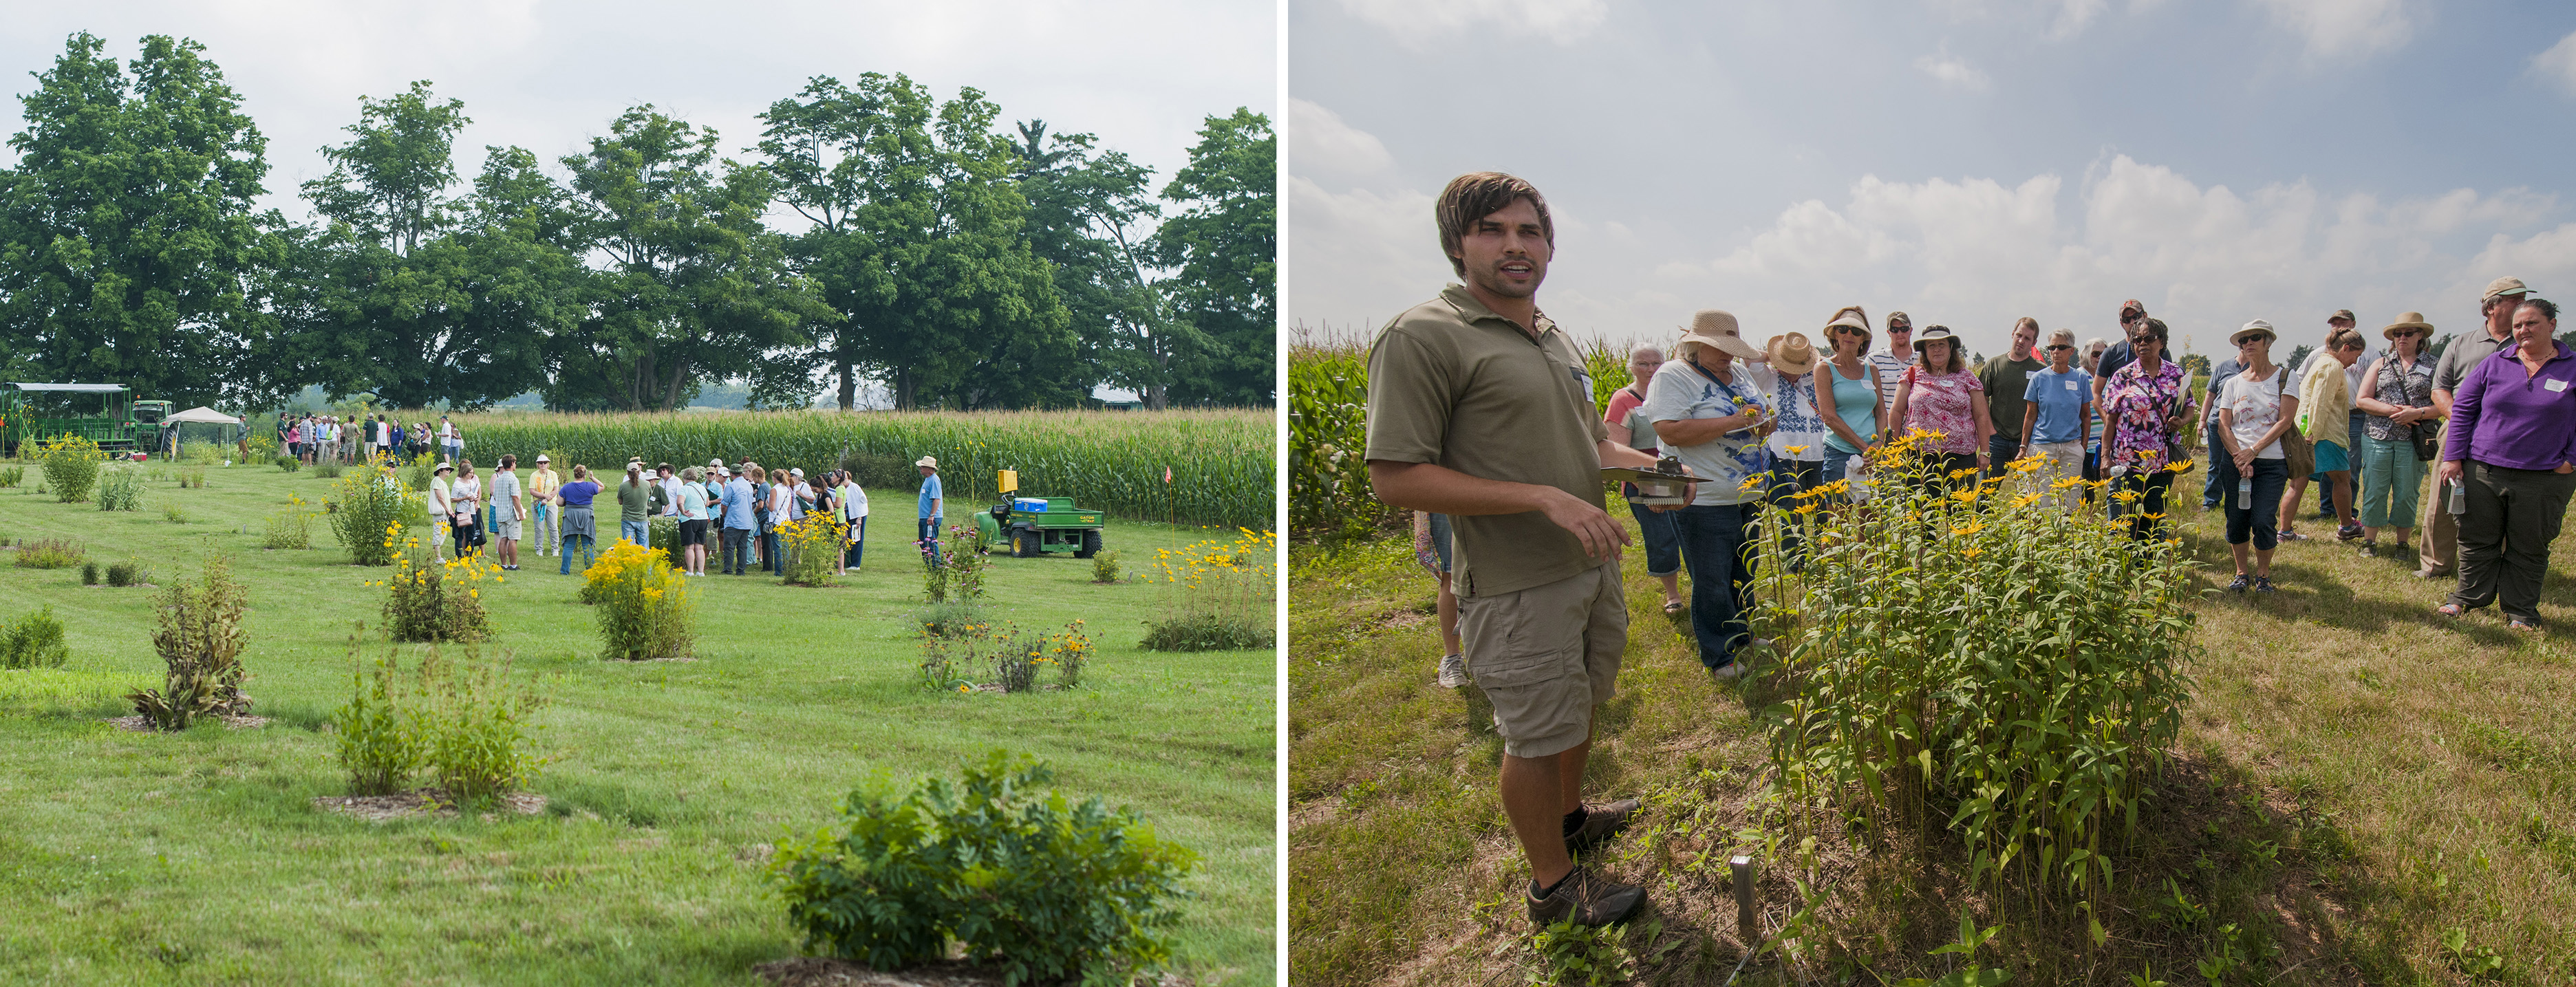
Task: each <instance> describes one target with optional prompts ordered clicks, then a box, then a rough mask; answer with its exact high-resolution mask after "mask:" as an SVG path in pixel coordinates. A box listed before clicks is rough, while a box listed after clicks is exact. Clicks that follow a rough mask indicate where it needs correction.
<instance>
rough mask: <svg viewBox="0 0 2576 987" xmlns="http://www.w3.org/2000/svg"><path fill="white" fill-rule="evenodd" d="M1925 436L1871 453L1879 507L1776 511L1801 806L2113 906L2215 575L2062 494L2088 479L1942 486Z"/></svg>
mask: <svg viewBox="0 0 2576 987" xmlns="http://www.w3.org/2000/svg"><path fill="white" fill-rule="evenodd" d="M1924 439H1925V435H1924V433H1920V432H1917V433H1914V434H1912V435H1909V436H1907V437H1905V438H1901V439H1899V440H1897V441H1896V442H1894V443H1892V444H1891V445H1890V447H1889V448H1888V449H1886V450H1883V451H1882V452H1879V453H1873V454H1872V465H1871V468H1870V473H1871V474H1872V475H1873V476H1874V477H1875V481H1874V484H1873V485H1874V487H1875V489H1876V495H1875V496H1874V497H1873V498H1872V499H1871V501H1870V504H1869V506H1868V508H1867V509H1853V508H1849V507H1845V506H1840V505H1839V504H1838V503H1837V501H1836V498H1838V497H1839V496H1841V494H1842V492H1843V488H1842V487H1840V486H1838V485H1837V484H1826V485H1824V486H1822V487H1818V488H1816V489H1814V490H1812V491H1808V492H1804V493H1800V494H1797V495H1795V496H1791V497H1784V498H1781V499H1779V500H1776V501H1774V502H1773V503H1772V504H1771V505H1769V506H1766V507H1765V508H1763V511H1762V515H1763V519H1762V522H1761V530H1762V538H1761V541H1760V542H1759V543H1758V544H1757V550H1758V552H1759V559H1758V561H1757V562H1756V563H1755V567H1754V568H1755V572H1756V581H1755V584H1754V587H1755V588H1754V593H1753V595H1754V596H1755V597H1756V598H1757V599H1758V600H1760V601H1761V604H1760V605H1759V606H1758V607H1757V608H1755V610H1754V611H1753V613H1752V615H1751V620H1752V622H1753V624H1754V633H1755V634H1756V635H1757V636H1761V637H1769V638H1774V639H1776V640H1777V641H1778V647H1779V648H1780V650H1781V653H1782V654H1783V655H1784V656H1785V660H1784V663H1783V671H1784V673H1785V674H1784V675H1783V676H1782V678H1783V679H1784V681H1783V683H1782V685H1781V688H1784V689H1786V690H1787V693H1788V695H1787V697H1786V699H1785V700H1784V701H1783V702H1782V703H1781V704H1780V705H1778V706H1776V707H1774V708H1773V709H1772V710H1771V712H1770V714H1769V715H1768V716H1767V717H1766V729H1767V731H1768V733H1769V735H1770V737H1769V739H1770V748H1771V754H1770V756H1771V759H1772V762H1773V764H1774V765H1775V767H1776V768H1777V770H1778V772H1779V777H1780V778H1781V779H1783V784H1784V785H1785V786H1786V794H1787V804H1790V805H1794V806H1807V807H1813V810H1814V811H1817V812H1821V813H1823V814H1825V816H1826V817H1828V818H1830V819H1832V820H1835V822H1834V823H1832V825H1835V826H1839V825H1840V824H1841V823H1840V821H1841V820H1844V819H1846V818H1852V819H1857V820H1858V821H1859V823H1860V825H1862V826H1863V827H1864V828H1865V829H1866V831H1868V832H1869V833H1871V834H1876V833H1877V832H1879V831H1880V830H1882V829H1883V828H1885V827H1887V826H1890V825H1901V826H1904V827H1907V828H1909V829H1911V828H1917V827H1919V828H1921V829H1922V830H1923V831H1925V832H1926V833H1929V832H1931V831H1933V830H1935V829H1946V830H1947V831H1948V832H1949V833H1950V834H1951V836H1953V837H1954V838H1956V839H1957V840H1958V841H1959V842H1960V843H1961V844H1963V846H1962V847H1961V849H1962V851H1963V852H1964V854H1965V855H1966V857H1967V859H1968V862H1969V863H1968V871H1967V880H1968V882H1969V883H1970V884H1972V885H1977V886H1981V888H1982V889H1983V890H1986V891H1987V892H1988V893H1992V894H1997V895H2004V894H2006V893H2007V892H2009V893H2010V894H2011V895H2013V896H2026V897H2027V898H2028V899H2030V900H2044V899H2049V898H2061V896H2062V898H2061V900H2072V901H2075V902H2079V903H2090V907H2092V908H2093V909H2094V910H2095V911H2099V910H2100V909H2101V908H2102V907H2103V903H2101V902H2098V901H2095V898H2096V896H2097V895H2099V894H2100V893H2102V892H2103V891H2104V890H2105V889H2106V885H2107V884H2108V883H2109V878H2110V874H2111V871H2112V864H2113V859H2114V857H2115V856H2116V855H2117V853H2118V851H2119V850H2120V849H2121V848H2122V847H2124V846H2125V845H2127V842H2128V841H2129V840H2130V839H2131V838H2133V837H2134V836H2136V835H2137V834H2136V833H2135V831H2134V826H2135V820H2137V819H2138V818H2139V816H2140V814H2141V813H2140V807H2141V804H2142V801H2143V800H2144V799H2145V798H2146V797H2147V795H2148V793H2149V792H2150V791H2151V790H2152V787H2151V783H2152V781H2153V780H2154V778H2155V777H2156V775H2157V774H2158V773H2159V772H2160V771H2161V769H2162V766H2163V764H2164V758H2165V756H2166V752H2167V751H2168V750H2170V749H2171V746H2172V742H2173V740H2174V737H2175V735H2176V733H2177V732H2178V731H2179V729H2180V727H2181V725H2182V719H2183V714H2182V705H2183V703H2184V702H2185V701H2186V699H2187V697H2188V695H2189V688H2190V682H2189V680H2188V679H2187V678H2185V677H2184V675H2183V673H2182V668H2183V666H2184V665H2186V664H2187V663H2188V662H2189V661H2190V660H2191V657H2192V655H2193V654H2194V653H2195V648H2194V646H2193V645H2191V644H2190V637H2191V630H2192V624H2193V616H2192V612H2191V610H2190V608H2189V604H2190V602H2191V600H2192V599H2194V598H2195V595H2196V594H2195V593H2194V591H2193V582H2194V578H2193V573H2192V570H2193V568H2194V565H2193V563H2192V562H2191V560H2190V558H2189V557H2188V555H2187V554H2186V553H2184V552H2181V551H2179V550H2178V547H2179V544H2180V543H2179V541H2178V540H2150V541H2144V542H2135V541H2132V540H2131V538H2130V535H2129V532H2128V526H2127V521H2126V519H2119V520H2113V519H2109V518H2106V517H2104V516H2103V513H2102V510H2101V508H2100V507H2098V506H2088V507H2084V508H2082V509H2080V510H2078V511H2076V512H2074V513H2072V514H2070V513H2068V512H2066V511H2064V510H2062V509H2061V507H2060V503H2061V502H2060V501H2059V500H2058V498H2056V497H2054V496H2050V494H2051V492H2052V491H2056V490H2064V489H2071V488H2073V487H2075V486H2079V485H2083V484H2084V483H2085V482H2086V481H2083V480H2080V479H2074V478H2068V479H2063V480H2059V481H2056V483H2055V485H2054V486H2046V484H2047V481H2045V480H2041V479H2038V478H2037V477H2036V476H2034V475H2031V474H2030V473H2029V467H2031V466H2037V465H2038V461H2037V460H2023V461H2022V462H2021V463H2016V464H2014V467H2013V469H2012V470H2011V471H2009V472H2007V474H2006V475H2004V476H2001V477H1996V478H1992V479H1987V480H1984V481H1977V480H1974V479H1969V478H1965V477H1961V478H1945V477H1940V476H1933V475H1930V474H1929V470H1930V469H1932V468H1933V467H1932V466H1930V465H1929V464H1930V462H1931V461H1929V460H1927V459H1925V458H1924V457H1923V456H1922V455H1921V454H1920V452H1919V449H1920V446H1921V443H1922V442H1923V441H1924ZM2125 496H2128V492H2126V491H2122V492H2120V493H2114V494H2112V495H2110V497H2109V498H2106V499H2119V498H2122V497H2125ZM1792 530H1795V531H1797V532H1799V534H1800V538H1801V540H1802V541H1803V543H1804V547H1803V549H1802V550H1801V551H1802V554H1803V556H1804V565H1803V566H1797V565H1791V564H1789V561H1790V557H1791V552H1792V549H1791V548H1790V546H1789V543H1788V542H1787V541H1786V540H1785V539H1784V533H1785V532H1789V531H1792ZM2079 907H2082V906H2081V905H2080V904H2079Z"/></svg>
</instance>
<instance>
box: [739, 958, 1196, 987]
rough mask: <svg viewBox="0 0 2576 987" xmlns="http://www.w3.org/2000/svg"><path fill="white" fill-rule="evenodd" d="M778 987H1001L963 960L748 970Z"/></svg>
mask: <svg viewBox="0 0 2576 987" xmlns="http://www.w3.org/2000/svg"><path fill="white" fill-rule="evenodd" d="M751 971H752V972H753V973H756V974H759V975H760V979H762V980H766V981H768V982H770V983H772V984H776V985H778V987H1001V984H1002V975H1001V974H1000V973H999V972H996V971H992V970H987V969H984V968H983V967H980V966H976V965H974V964H972V963H967V962H965V961H962V960H943V961H940V962H937V963H929V964H925V965H922V966H916V967H912V968H910V969H906V970H899V971H896V972H893V973H888V972H885V971H882V970H872V969H869V968H867V967H865V966H861V965H859V964H857V963H852V962H850V961H848V960H841V959H833V958H831V957H827V956H799V957H796V958H794V959H786V960H776V961H772V962H768V963H763V964H760V965H759V966H755V967H752V968H751ZM1155 983H1156V985H1157V987H1191V983H1190V980H1189V979H1188V978H1186V977H1181V976H1178V975H1175V974H1169V973H1167V974H1164V975H1163V977H1162V979H1160V980H1158V981H1156V982H1155Z"/></svg>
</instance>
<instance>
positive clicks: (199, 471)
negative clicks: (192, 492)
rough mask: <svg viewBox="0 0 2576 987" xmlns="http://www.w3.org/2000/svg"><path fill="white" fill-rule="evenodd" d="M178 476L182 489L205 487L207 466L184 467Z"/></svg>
mask: <svg viewBox="0 0 2576 987" xmlns="http://www.w3.org/2000/svg"><path fill="white" fill-rule="evenodd" d="M178 477H179V487H180V489H183V490H185V489H192V488H203V487H204V486H205V485H206V468H205V467H203V466H187V467H182V468H181V469H180V470H179V472H178Z"/></svg>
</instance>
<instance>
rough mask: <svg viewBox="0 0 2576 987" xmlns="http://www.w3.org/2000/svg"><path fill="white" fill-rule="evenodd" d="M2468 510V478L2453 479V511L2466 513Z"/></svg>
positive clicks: (2454, 512)
mask: <svg viewBox="0 0 2576 987" xmlns="http://www.w3.org/2000/svg"><path fill="white" fill-rule="evenodd" d="M2468 512H2469V482H2468V481H2467V480H2453V481H2451V513H2453V514H2466V513H2468Z"/></svg>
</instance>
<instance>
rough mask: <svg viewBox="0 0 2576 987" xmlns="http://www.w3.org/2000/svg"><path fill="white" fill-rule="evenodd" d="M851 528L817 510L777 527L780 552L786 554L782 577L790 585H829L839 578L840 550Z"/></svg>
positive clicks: (832, 516)
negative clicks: (784, 574)
mask: <svg viewBox="0 0 2576 987" xmlns="http://www.w3.org/2000/svg"><path fill="white" fill-rule="evenodd" d="M849 532H850V526H849V523H848V522H845V521H842V520H841V519H840V518H839V517H838V516H836V515H835V514H834V513H833V512H828V511H816V512H813V513H810V514H807V515H805V516H804V517H801V518H798V519H796V520H793V521H781V522H779V524H778V545H779V551H782V552H785V553H787V564H786V565H785V566H783V567H782V568H784V569H785V570H786V576H785V577H784V579H785V581H786V582H787V584H788V585H791V586H817V587H820V586H830V585H832V584H833V583H834V582H836V581H838V580H839V579H840V577H841V550H842V549H843V548H845V547H847V546H848V544H849V540H848V539H849Z"/></svg>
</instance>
